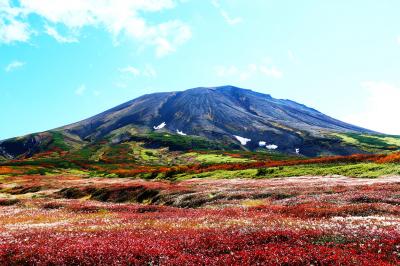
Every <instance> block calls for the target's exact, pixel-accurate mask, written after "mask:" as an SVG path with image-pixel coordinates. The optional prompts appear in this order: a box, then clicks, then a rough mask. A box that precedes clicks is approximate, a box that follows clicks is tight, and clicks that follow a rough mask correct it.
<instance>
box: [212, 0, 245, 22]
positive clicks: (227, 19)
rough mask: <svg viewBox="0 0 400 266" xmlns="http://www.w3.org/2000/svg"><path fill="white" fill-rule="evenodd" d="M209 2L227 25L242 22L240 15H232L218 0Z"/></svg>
mask: <svg viewBox="0 0 400 266" xmlns="http://www.w3.org/2000/svg"><path fill="white" fill-rule="evenodd" d="M211 3H212V5H213V6H214V7H215V8H216V9H217V10H218V11H219V13H220V14H221V16H222V18H223V19H224V20H225V22H226V23H228V24H229V25H232V26H233V25H236V24H239V23H241V22H243V19H242V18H241V17H232V16H231V15H230V14H229V13H228V12H227V11H226V10H225V9H223V8H222V6H221V4H220V2H219V1H218V0H211Z"/></svg>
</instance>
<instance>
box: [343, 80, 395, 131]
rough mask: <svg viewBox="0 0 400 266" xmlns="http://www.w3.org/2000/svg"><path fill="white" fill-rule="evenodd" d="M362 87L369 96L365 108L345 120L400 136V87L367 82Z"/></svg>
mask: <svg viewBox="0 0 400 266" xmlns="http://www.w3.org/2000/svg"><path fill="white" fill-rule="evenodd" d="M361 86H362V87H363V89H364V95H366V96H367V98H366V100H365V104H364V108H363V109H362V110H360V111H359V112H357V113H354V114H352V115H349V116H348V117H345V118H344V119H343V120H345V121H347V122H350V123H353V124H355V125H359V126H362V127H365V128H368V129H372V130H375V131H378V132H382V133H388V134H400V124H399V123H398V122H397V121H398V119H399V118H398V116H399V115H398V114H399V108H398V104H399V103H398V102H399V99H400V87H399V86H395V85H393V84H389V83H387V82H383V81H380V82H376V81H366V82H363V83H362V84H361Z"/></svg>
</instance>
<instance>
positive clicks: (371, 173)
mask: <svg viewBox="0 0 400 266" xmlns="http://www.w3.org/2000/svg"><path fill="white" fill-rule="evenodd" d="M329 175H343V176H348V177H360V178H377V177H381V176H386V175H400V164H377V163H357V164H324V165H296V166H283V167H271V168H268V169H265V170H258V169H246V170H238V171H226V170H218V171H213V172H206V173H201V174H180V175H178V176H177V177H176V178H177V179H179V180H183V179H190V178H215V179H223V178H225V179H231V178H277V177H291V176H329Z"/></svg>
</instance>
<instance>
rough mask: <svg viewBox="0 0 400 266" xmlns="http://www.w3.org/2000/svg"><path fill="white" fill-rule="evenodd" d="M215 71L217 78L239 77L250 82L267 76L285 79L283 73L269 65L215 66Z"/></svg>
mask: <svg viewBox="0 0 400 266" xmlns="http://www.w3.org/2000/svg"><path fill="white" fill-rule="evenodd" d="M214 71H215V74H216V76H218V77H225V78H235V77H238V78H239V80H241V81H243V80H248V79H250V78H252V77H254V76H267V77H270V78H275V79H280V78H282V77H283V72H282V71H281V70H279V69H278V68H277V67H276V66H274V65H269V64H255V63H253V64H248V65H247V66H244V67H238V66H234V65H231V66H223V65H220V66H215V67H214Z"/></svg>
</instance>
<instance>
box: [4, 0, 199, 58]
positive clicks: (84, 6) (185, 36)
mask: <svg viewBox="0 0 400 266" xmlns="http://www.w3.org/2000/svg"><path fill="white" fill-rule="evenodd" d="M0 1H1V2H0V41H1V42H3V43H9V42H12V41H27V40H28V39H29V35H30V31H29V25H28V24H27V21H28V16H29V15H32V14H34V15H37V16H39V17H41V18H42V19H43V20H44V22H45V23H47V24H48V25H51V26H47V27H45V28H44V30H45V32H46V33H47V34H49V35H51V36H53V37H54V38H55V39H56V40H58V41H60V42H75V41H78V39H77V38H71V37H68V38H67V37H63V36H61V35H60V34H59V33H58V31H57V26H59V25H60V26H65V27H66V28H67V29H68V30H69V31H71V32H73V33H79V30H80V29H82V28H83V27H96V28H104V29H105V30H106V31H108V32H109V33H110V34H111V35H112V37H113V39H114V40H116V39H118V38H119V37H120V36H124V37H128V38H130V39H134V40H137V41H139V42H140V43H141V44H144V45H147V46H152V47H154V48H155V51H156V55H157V56H164V55H167V54H169V53H171V52H174V51H176V49H177V47H179V46H180V45H182V44H183V43H185V42H186V41H187V40H189V39H190V38H191V35H192V33H191V30H190V27H189V26H188V25H186V24H185V23H183V22H181V21H179V20H169V21H164V22H159V23H153V24H151V23H149V21H148V20H147V19H146V18H145V17H144V15H145V14H147V13H150V12H160V11H164V10H167V9H172V8H174V7H175V6H176V3H180V1H177V0H175V1H174V0H134V1H127V0H85V1H81V0H68V1H65V0H20V1H19V3H20V6H19V7H15V6H13V7H11V6H10V5H9V3H8V1H7V2H6V1H4V0H0ZM6 21H8V24H7V25H5V22H6Z"/></svg>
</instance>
